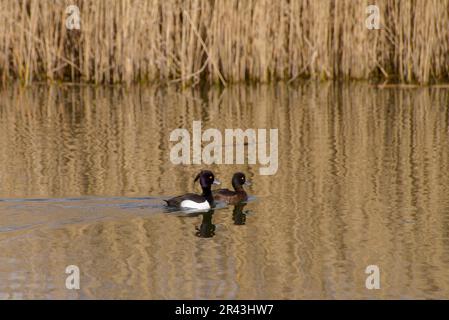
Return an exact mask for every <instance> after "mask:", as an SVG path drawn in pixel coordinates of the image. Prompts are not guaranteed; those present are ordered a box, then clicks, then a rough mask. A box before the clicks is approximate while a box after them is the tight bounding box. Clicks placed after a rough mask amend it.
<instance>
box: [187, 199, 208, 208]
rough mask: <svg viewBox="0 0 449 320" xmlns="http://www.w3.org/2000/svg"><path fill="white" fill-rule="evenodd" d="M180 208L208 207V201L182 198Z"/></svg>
mask: <svg viewBox="0 0 449 320" xmlns="http://www.w3.org/2000/svg"><path fill="white" fill-rule="evenodd" d="M181 207H182V208H192V209H210V205H209V202H207V201H204V202H195V201H192V200H184V201H182V202H181Z"/></svg>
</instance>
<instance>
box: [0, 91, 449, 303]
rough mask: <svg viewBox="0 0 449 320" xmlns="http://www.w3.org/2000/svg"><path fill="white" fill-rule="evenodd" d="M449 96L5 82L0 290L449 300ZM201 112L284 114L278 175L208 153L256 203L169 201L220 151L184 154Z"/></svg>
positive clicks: (216, 116) (251, 117) (14, 294)
mask: <svg viewBox="0 0 449 320" xmlns="http://www.w3.org/2000/svg"><path fill="white" fill-rule="evenodd" d="M448 105H449V91H448V90H447V89H437V88H413V89H399V88H388V89H379V88H376V87H372V86H370V85H368V84H350V85H332V84H314V83H309V84H304V85H300V86H292V87H289V86H285V85H279V86H256V87H242V86H233V87H229V88H227V89H225V90H218V89H210V90H195V89H187V90H182V89H179V88H140V87H133V88H129V89H124V88H89V87H46V86H34V87H31V88H26V89H24V88H19V87H11V88H9V89H3V90H2V91H0V150H1V152H0V298H7V299H21V298H69V299H72V298H73V299H76V298H83V299H91V298H134V299H173V298H177V299H184V298H185V299H192V298H197V299H205V298H209V299H234V298H237V299H241V298H242V299H301V298H318V299H333V298H338V299H341V298H367V299H385V298H399V299H410V298H449V170H448V169H449V137H448V136H449V111H448ZM194 120H201V121H202V125H203V130H205V129H207V128H217V129H219V130H221V131H223V130H224V129H225V128H242V129H247V128H256V129H257V128H267V129H269V128H278V129H279V169H278V172H277V173H276V174H275V175H273V176H261V175H259V165H248V164H243V165H212V166H207V167H208V168H209V169H211V170H213V171H214V172H215V173H216V175H217V176H218V177H219V178H220V179H221V180H222V182H223V183H224V186H225V187H229V186H230V177H231V175H232V173H233V172H235V171H237V170H239V171H243V172H245V173H246V174H247V177H248V179H249V180H251V181H252V182H253V185H252V186H251V187H250V188H248V192H249V193H250V194H251V195H253V198H252V201H250V202H249V203H248V204H246V205H244V206H240V207H237V208H235V207H232V206H229V207H225V208H219V209H216V210H215V211H214V212H213V213H197V214H190V215H182V214H177V213H173V212H172V213H168V212H166V211H165V210H164V208H163V201H162V199H164V198H166V197H168V196H172V195H176V194H180V193H184V192H190V191H195V192H199V188H198V187H197V186H195V185H194V184H193V178H194V176H195V174H196V173H197V172H198V170H200V169H201V168H204V167H206V166H201V165H189V166H181V165H174V164H172V163H171V162H170V159H169V151H170V147H171V146H172V145H173V143H171V142H170V141H169V134H170V132H171V131H172V130H173V129H175V128H187V129H189V130H190V129H191V127H192V122H193V121H194ZM372 264H375V265H378V266H379V268H380V271H381V289H380V290H367V289H366V287H365V280H366V277H367V275H366V274H365V268H366V267H367V266H368V265H372ZM68 265H77V266H78V267H79V268H80V270H81V288H80V290H67V289H66V288H65V279H66V277H67V276H68V275H67V274H65V268H66V267H67V266H68Z"/></svg>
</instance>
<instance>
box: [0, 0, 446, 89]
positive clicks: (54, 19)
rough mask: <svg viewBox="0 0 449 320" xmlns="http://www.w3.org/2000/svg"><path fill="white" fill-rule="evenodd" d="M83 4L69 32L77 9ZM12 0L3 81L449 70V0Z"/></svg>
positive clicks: (396, 74)
mask: <svg viewBox="0 0 449 320" xmlns="http://www.w3.org/2000/svg"><path fill="white" fill-rule="evenodd" d="M70 4H76V5H78V6H79V8H80V14H81V29H80V30H67V29H66V27H65V20H66V18H67V14H66V13H65V9H66V7H67V6H68V5H70ZM369 4H372V3H371V2H370V1H368V0H340V1H337V0H336V1H328V0H318V1H317V0H278V1H272V0H240V1H239V0H152V1H147V0H134V1H132V0H129V1H126V0H123V1H118V0H117V1H113V0H95V1H93V0H85V1H81V0H76V1H68V0H39V1H32V0H17V1H13V0H0V79H1V80H0V82H3V83H5V82H8V81H11V80H13V79H20V80H21V81H22V82H23V83H25V84H28V83H31V82H34V81H49V82H52V81H70V82H92V83H96V84H100V83H132V82H156V83H161V82H181V83H183V84H196V83H198V82H199V81H202V80H204V81H208V82H211V83H221V84H223V85H225V84H226V83H235V82H243V81H256V82H268V81H273V80H286V81H293V80H295V79H298V78H315V79H342V78H343V79H372V78H376V79H380V80H383V79H387V80H395V81H399V82H403V83H413V82H415V83H421V84H424V83H431V82H436V81H442V80H445V79H447V78H448V75H449V54H448V52H449V48H448V46H449V0H429V1H406V0H403V1H396V0H377V1H375V4H377V5H378V6H379V8H380V14H381V29H380V30H368V29H367V28H366V27H365V19H366V18H367V16H368V14H367V13H366V12H365V9H366V7H367V5H369Z"/></svg>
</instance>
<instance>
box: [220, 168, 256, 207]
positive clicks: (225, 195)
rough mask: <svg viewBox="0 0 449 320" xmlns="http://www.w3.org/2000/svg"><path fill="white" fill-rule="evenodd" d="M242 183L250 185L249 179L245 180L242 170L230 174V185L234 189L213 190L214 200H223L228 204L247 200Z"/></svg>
mask: <svg viewBox="0 0 449 320" xmlns="http://www.w3.org/2000/svg"><path fill="white" fill-rule="evenodd" d="M244 185H247V186H249V185H251V183H250V182H249V181H246V177H245V174H243V173H242V172H236V173H234V175H233V176H232V187H233V188H234V190H235V191H232V190H229V189H218V190H214V192H213V195H214V200H216V201H223V202H226V203H228V204H237V203H239V202H242V201H246V200H248V194H247V193H246V191H245V189H243V186H244Z"/></svg>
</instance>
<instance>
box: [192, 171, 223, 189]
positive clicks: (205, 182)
mask: <svg viewBox="0 0 449 320" xmlns="http://www.w3.org/2000/svg"><path fill="white" fill-rule="evenodd" d="M198 180H199V181H200V185H201V188H203V189H210V187H211V186H212V185H213V184H220V181H218V179H215V176H214V174H213V173H212V171H209V170H201V172H200V173H198V174H197V176H196V177H195V182H197V181H198Z"/></svg>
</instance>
